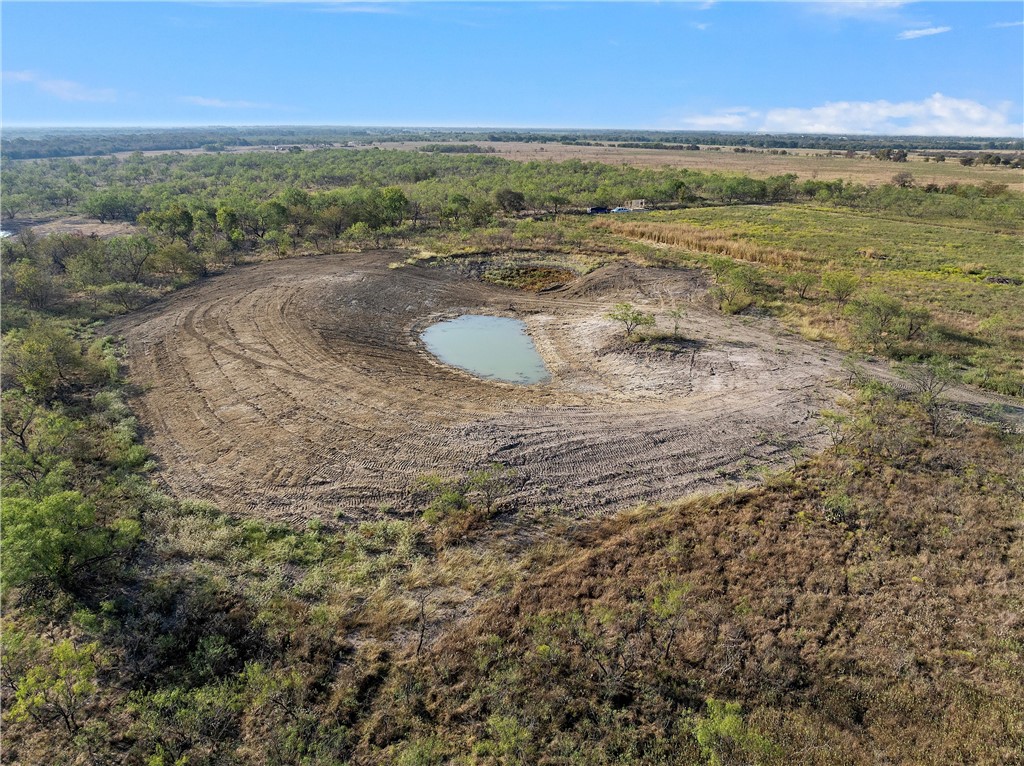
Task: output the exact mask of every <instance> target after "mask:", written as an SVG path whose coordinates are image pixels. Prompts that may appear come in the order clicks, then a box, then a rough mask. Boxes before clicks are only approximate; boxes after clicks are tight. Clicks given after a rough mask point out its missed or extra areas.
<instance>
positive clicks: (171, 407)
mask: <svg viewBox="0 0 1024 766" xmlns="http://www.w3.org/2000/svg"><path fill="white" fill-rule="evenodd" d="M395 257H396V256H395V254H394V253H380V252H378V253H365V254H346V255H332V256H323V257H317V258H305V259H301V260H289V261H279V262H274V263H267V264H261V265H255V266H249V267H242V268H237V269H235V270H233V271H231V272H230V273H228V274H226V275H223V276H220V277H216V278H213V279H210V280H207V281H205V282H203V283H201V284H199V285H196V286H193V287H191V288H188V289H186V290H182V291H181V292H179V293H176V294H175V295H173V296H171V297H170V298H168V299H167V300H165V301H161V302H160V303H157V304H154V305H153V306H151V307H149V308H148V309H146V310H144V311H141V312H137V313H135V314H133V315H131V316H128V317H124V318H122V319H120V320H118V321H116V322H114V323H112V325H111V331H112V332H113V333H115V334H122V335H124V337H125V339H126V341H127V344H128V359H129V365H130V374H131V379H132V380H133V382H135V383H136V384H137V385H139V386H140V388H141V390H142V392H141V394H140V395H139V397H138V401H137V403H136V406H137V409H138V412H139V413H140V417H141V420H142V422H143V424H144V426H145V428H146V430H147V441H148V443H149V445H150V446H151V447H152V448H153V450H154V452H155V453H156V455H157V457H158V458H159V460H160V463H161V477H162V479H163V481H164V482H166V484H167V485H168V486H169V488H170V489H171V490H172V491H173V492H174V493H175V494H176V495H178V496H180V497H194V498H203V499H209V500H212V501H214V502H216V503H218V504H219V505H220V506H221V507H222V508H223V509H224V510H227V511H230V512H236V513H242V514H256V515H260V516H266V517H272V518H279V519H282V520H289V521H295V522H301V521H302V520H304V519H309V518H320V519H323V520H325V521H330V520H332V519H335V518H340V519H343V520H348V519H364V518H370V517H374V516H378V515H380V514H381V513H387V512H391V511H392V510H393V511H394V512H402V511H405V510H410V509H411V507H412V506H411V502H410V499H409V495H408V488H409V486H410V484H411V483H412V482H413V481H414V479H415V478H416V477H417V476H418V475H420V474H423V473H426V472H437V473H441V474H450V475H455V474H459V473H462V472H464V471H466V470H469V469H472V468H475V467H480V466H483V465H486V464H488V463H489V462H491V461H500V462H501V463H503V464H505V465H508V466H512V467H514V468H515V469H516V471H517V475H518V477H519V478H518V480H517V486H516V489H515V492H514V496H513V499H514V500H515V501H516V502H517V503H518V504H519V505H520V507H523V506H527V507H528V506H548V505H553V506H557V507H559V508H560V509H562V510H563V511H564V512H566V513H569V514H572V515H593V514H595V513H599V512H600V511H602V510H613V509H616V508H621V507H624V506H627V505H631V504H636V503H638V502H644V501H655V500H662V499H670V498H675V497H679V496H682V495H685V494H687V493H690V492H693V491H696V490H701V489H708V488H713V487H721V486H724V485H725V484H727V483H729V482H732V481H743V480H746V479H749V478H751V477H752V476H754V475H755V473H756V471H758V470H759V469H762V468H778V467H782V466H784V465H786V464H790V462H791V459H792V457H791V456H792V454H793V450H794V449H795V448H799V447H804V448H815V447H819V446H821V445H822V444H823V443H824V438H825V437H824V431H823V430H822V428H821V427H820V425H819V424H818V423H817V422H816V419H815V417H814V415H815V413H816V412H817V411H818V410H819V409H821V408H822V407H823V406H827V404H828V403H829V402H830V401H831V400H832V399H833V397H834V395H835V387H834V385H835V379H836V378H837V377H838V376H839V375H840V374H841V363H842V358H843V356H842V354H840V353H838V352H835V351H832V350H829V349H827V348H826V347H824V346H822V345H820V344H813V343H810V342H807V341H805V340H802V339H800V338H798V337H795V336H792V335H787V334H783V333H781V332H780V330H779V329H778V326H777V325H776V324H775V323H774V322H772V321H771V320H767V319H764V320H762V319H751V318H742V319H741V318H736V317H725V316H722V315H719V314H717V313H714V312H712V311H710V310H707V309H704V308H703V307H701V306H699V305H697V304H696V303H692V302H689V301H690V299H692V298H694V297H695V296H698V295H700V294H701V293H703V291H704V284H703V279H702V277H701V276H700V274H699V273H698V272H693V271H685V270H659V269H643V268H639V267H636V266H632V265H628V264H613V265H609V266H605V267H603V268H601V269H598V270H596V271H594V272H592V273H591V274H589V275H587V276H584V277H580V278H578V279H576V280H574V281H573V282H571V283H570V284H568V285H567V286H565V287H563V288H560V289H558V290H554V291H551V292H547V293H544V294H541V295H533V294H528V293H523V292H519V291H515V290H510V289H506V288H502V287H498V286H494V285H491V284H488V283H484V282H479V281H476V280H473V279H469V278H466V277H465V276H464V275H461V274H459V273H458V272H457V271H455V270H453V269H446V268H440V267H436V266H435V267H431V266H427V265H419V266H406V267H403V268H401V269H389V268H388V263H389V262H391V261H393V260H395ZM666 296H671V300H673V301H679V302H681V305H683V306H685V307H686V312H687V313H686V317H685V318H684V319H683V320H682V321H681V323H680V334H681V335H682V336H684V337H685V338H686V339H687V340H686V341H685V342H682V341H681V342H679V343H677V344H674V348H673V349H672V350H668V351H665V350H662V351H656V350H652V349H647V348H643V347H639V346H633V345H630V344H626V343H624V342H623V341H622V340H621V329H620V327H619V326H617V325H615V324H614V323H612V322H611V321H610V320H608V319H606V318H605V317H604V315H605V313H606V312H607V311H608V310H609V308H610V307H611V306H612V305H613V304H614V303H616V302H618V301H632V302H634V303H636V304H637V305H639V306H643V307H646V308H647V309H649V310H654V311H656V310H657V309H658V308H659V306H660V305H661V304H662V302H663V301H664V300H666ZM461 313H496V314H505V315H513V316H517V317H519V318H521V319H523V320H524V321H525V322H526V324H527V326H528V328H529V331H530V334H531V335H532V337H533V339H534V341H535V343H536V344H537V347H538V349H539V351H540V353H541V355H542V356H543V357H544V359H545V361H546V363H547V365H548V367H549V369H550V370H551V372H552V375H553V380H552V382H550V383H547V384H543V385H536V386H515V385H511V384H502V383H493V382H487V381H483V380H480V379H477V378H474V377H473V376H471V375H469V374H466V373H464V372H461V371H459V370H456V369H453V368H450V367H447V366H445V365H442V364H440V363H438V362H437V361H436V360H435V359H434V358H433V357H432V356H431V355H430V354H428V353H427V352H426V351H425V350H424V349H423V347H422V345H421V344H420V342H419V340H418V331H419V330H420V329H422V328H423V327H424V326H426V325H427V324H429V323H430V322H432V321H434V320H435V319H438V318H441V317H445V316H453V315H458V314H461ZM661 322H662V327H665V325H664V322H665V320H664V319H662V320H661ZM669 329H671V328H669ZM670 345H673V344H670ZM964 396H965V397H966V398H967V399H968V400H972V401H975V402H976V403H983V402H984V401H986V399H987V398H986V397H983V396H982V395H980V394H966V393H965V394H964Z"/></svg>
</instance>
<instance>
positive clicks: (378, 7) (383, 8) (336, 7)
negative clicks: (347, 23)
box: [316, 0, 402, 16]
mask: <svg viewBox="0 0 1024 766" xmlns="http://www.w3.org/2000/svg"><path fill="white" fill-rule="evenodd" d="M316 10H317V11H319V12H320V13H374V14H380V15H382V16H394V15H397V14H400V13H402V10H401V8H400V7H399V6H397V5H395V4H394V3H385V2H369V3H355V2H349V1H348V0H340V1H339V2H332V3H328V4H324V5H322V6H321V7H319V8H317V9H316Z"/></svg>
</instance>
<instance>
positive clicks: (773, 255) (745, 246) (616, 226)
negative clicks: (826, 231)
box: [594, 219, 813, 267]
mask: <svg viewBox="0 0 1024 766" xmlns="http://www.w3.org/2000/svg"><path fill="white" fill-rule="evenodd" d="M594 225H595V226H597V227H599V228H602V229H607V230H609V231H611V232H613V233H615V234H619V235H621V236H624V237H629V238H630V239H639V240H643V241H645V242H655V243H657V244H661V245H671V246H673V247H681V248H684V249H686V250H692V251H694V252H697V253H709V254H714V255H724V256H727V257H729V258H734V259H736V260H738V261H746V262H748V263H761V264H765V265H767V266H778V267H793V266H797V265H799V264H801V263H803V262H805V261H809V260H813V259H812V258H811V256H810V255H809V254H807V253H803V252H800V251H797V250H785V249H782V248H777V247H771V246H768V245H759V244H757V243H755V242H749V241H747V240H742V239H736V238H735V235H732V236H730V235H727V234H723V233H722V232H718V231H710V230H708V229H702V228H699V227H697V226H689V225H687V224H682V223H644V222H640V221H612V220H607V219H600V220H597V221H595V222H594Z"/></svg>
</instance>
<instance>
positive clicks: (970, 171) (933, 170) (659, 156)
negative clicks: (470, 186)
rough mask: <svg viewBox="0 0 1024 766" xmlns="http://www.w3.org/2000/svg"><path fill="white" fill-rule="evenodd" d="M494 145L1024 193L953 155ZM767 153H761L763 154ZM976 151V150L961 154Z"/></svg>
mask: <svg viewBox="0 0 1024 766" xmlns="http://www.w3.org/2000/svg"><path fill="white" fill-rule="evenodd" d="M427 143H429V142H425V141H407V142H394V143H381V144H376V146H379V147H380V148H382V149H407V150H416V149H419V147H421V146H425V145H426V144H427ZM473 143H476V144H478V145H480V146H485V147H487V148H491V149H494V153H495V155H496V156H499V157H506V158H508V159H511V160H519V161H522V162H530V161H549V162H564V161H565V160H580V161H582V162H607V163H610V164H620V165H621V164H627V165H633V166H635V167H641V168H664V167H671V168H689V169H691V170H700V171H704V172H721V173H740V174H743V175H749V176H752V177H754V178H767V177H768V176H775V175H783V174H785V173H796V175H797V176H798V177H799V178H800V180H802V181H803V180H807V179H832V178H843V179H848V180H851V181H855V182H857V183H862V184H883V183H888V182H889V181H891V180H892V177H893V176H894V175H896V174H897V173H902V172H907V173H910V174H911V175H913V176H914V178H915V179H916V181H917V182H918V184H922V185H923V184H927V183H936V184H940V185H945V184H949V183H961V184H982V183H984V182H986V181H991V182H993V183H1000V184H1007V186H1008V187H1009V188H1011V189H1015V190H1017V191H1024V172H1022V171H1021V170H1019V169H1015V168H1010V167H1002V166H1001V167H993V166H984V167H974V166H971V167H965V166H963V165H961V164H960V163H959V161H957V160H956V159H954V158H953V157H952V154H953V153H952V152H951V153H949V155H950V156H949V157H948V158H947V160H946V161H945V162H925V161H924V159H923V157H921V156H920V155H918V154H914V153H911V155H910V157H909V159H908V160H907V161H906V162H883V161H881V160H877V159H875V158H874V157H870V156H868V155H867V154H866V153H863V152H862V153H859V154H858V155H857V157H856V158H854V159H847V158H846V157H841V156H835V155H832V156H830V155H829V152H827V151H824V150H820V149H787V150H786V151H787V152H790V153H789V154H768V153H767V152H768V150H750V151H747V152H734V151H733V150H732V147H728V146H723V147H720V150H719V151H707V150H706V149H705V148H704V147H702V148H701V151H699V152H688V151H681V150H680V151H671V150H664V149H627V148H623V147H619V146H574V145H567V144H554V143H530V142H514V141H494V142H481V141H476V142H473ZM761 152H763V153H761ZM963 154H978V152H963Z"/></svg>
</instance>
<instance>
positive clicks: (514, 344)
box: [420, 314, 551, 385]
mask: <svg viewBox="0 0 1024 766" xmlns="http://www.w3.org/2000/svg"><path fill="white" fill-rule="evenodd" d="M420 337H421V338H423V342H424V344H426V346H427V349H428V350H429V351H430V353H432V354H433V355H434V356H436V357H437V358H438V359H440V360H441V361H442V362H445V363H446V364H450V365H452V366H453V367H459V368H461V369H463V370H466V371H467V372H471V373H473V374H474V375H479V376H480V377H481V378H488V379H490V380H502V381H505V382H506V383H522V384H524V385H529V384H530V383H543V382H544V381H546V380H549V379H550V378H551V375H550V374H549V373H548V370H547V367H545V366H544V360H543V359H541V358H540V354H538V353H537V349H536V347H534V345H533V341H532V340H531V339H530V336H529V335H527V334H526V325H525V324H523V323H522V322H520V321H519V320H518V319H509V318H507V317H489V316H478V315H474V314H465V315H463V316H460V317H459V318H458V319H450V320H448V321H446V322H438V323H437V324H434V325H431V326H430V327H428V328H427V329H426V330H424V331H423V334H422V335H421V336H420Z"/></svg>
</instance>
